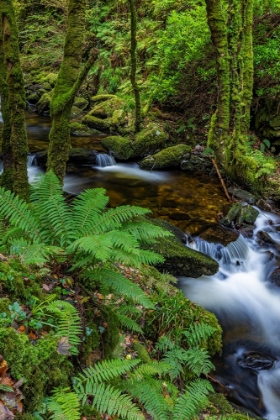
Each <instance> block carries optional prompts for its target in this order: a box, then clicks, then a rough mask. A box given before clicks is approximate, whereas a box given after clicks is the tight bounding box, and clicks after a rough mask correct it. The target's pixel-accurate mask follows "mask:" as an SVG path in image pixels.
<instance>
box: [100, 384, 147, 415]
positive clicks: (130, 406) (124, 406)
mask: <svg viewBox="0 0 280 420" xmlns="http://www.w3.org/2000/svg"><path fill="white" fill-rule="evenodd" d="M92 391H93V393H92V394H93V395H94V398H93V403H92V405H93V407H95V408H96V409H97V410H98V411H99V412H100V413H102V414H105V413H106V414H108V415H109V416H112V415H117V416H120V417H121V418H125V419H127V420H144V419H145V417H144V416H143V414H142V413H141V411H140V409H139V408H138V407H137V406H136V405H135V404H134V403H133V402H132V400H131V398H130V397H129V396H128V395H124V394H122V393H121V391H119V390H118V389H115V388H113V387H112V386H110V385H107V386H106V385H105V384H103V383H102V384H95V385H94V387H93V389H92Z"/></svg>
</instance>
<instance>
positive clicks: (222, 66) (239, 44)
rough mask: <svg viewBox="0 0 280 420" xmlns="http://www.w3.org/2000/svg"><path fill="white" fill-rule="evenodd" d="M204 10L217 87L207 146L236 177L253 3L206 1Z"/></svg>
mask: <svg viewBox="0 0 280 420" xmlns="http://www.w3.org/2000/svg"><path fill="white" fill-rule="evenodd" d="M206 9H207V19H208V25H209V28H210V32H211V39H212V43H213V46H214V50H215V54H216V69H217V85H218V100H217V109H216V112H215V113H214V115H213V116H212V120H211V125H210V130H209V133H208V146H209V147H210V148H212V149H213V150H214V153H215V156H216V158H217V160H218V162H219V163H220V164H221V165H222V166H223V167H224V169H225V170H226V172H227V173H229V174H230V175H231V176H233V177H239V175H240V174H239V172H240V170H241V168H242V167H243V166H244V165H245V166H246V165H247V163H246V159H245V158H244V157H245V155H246V142H247V138H248V131H249V127H250V105H251V100H252V91H253V45H252V22H253V0H229V1H228V2H225V1H224V0H206ZM246 169H248V168H246Z"/></svg>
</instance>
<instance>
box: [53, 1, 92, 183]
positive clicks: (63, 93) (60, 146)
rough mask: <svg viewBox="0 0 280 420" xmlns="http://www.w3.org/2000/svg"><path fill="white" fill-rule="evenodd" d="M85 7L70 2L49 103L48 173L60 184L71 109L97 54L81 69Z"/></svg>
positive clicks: (78, 2)
mask: <svg viewBox="0 0 280 420" xmlns="http://www.w3.org/2000/svg"><path fill="white" fill-rule="evenodd" d="M86 6H87V1H86V0H79V1H76V0H69V7H68V20H67V31H66V37H65V44H64V54H63V60H62V64H61V67H60V69H59V73H58V78H57V82H56V85H55V88H54V93H53V97H52V101H51V117H52V127H51V131H50V135H49V139H50V145H49V150H48V163H47V170H48V171H49V170H53V172H54V173H55V174H56V175H57V177H58V178H59V179H60V181H61V182H62V181H63V177H64V175H65V172H66V164H67V160H68V155H69V150H70V147H71V143H70V127H69V121H70V117H71V109H72V106H73V103H74V100H75V96H76V94H77V91H78V89H79V88H80V86H81V84H82V82H83V81H84V79H85V77H86V75H87V73H88V71H89V70H90V67H91V66H92V64H93V62H94V60H95V58H96V56H97V51H92V52H91V54H90V58H89V59H88V61H87V62H86V64H84V66H82V64H81V63H82V56H83V46H84V40H85V36H84V34H85V30H86V28H85V25H86V19H85V13H86Z"/></svg>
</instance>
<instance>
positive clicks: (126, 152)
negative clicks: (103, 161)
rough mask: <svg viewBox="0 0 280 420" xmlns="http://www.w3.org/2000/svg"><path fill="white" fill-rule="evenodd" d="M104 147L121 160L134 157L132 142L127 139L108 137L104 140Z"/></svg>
mask: <svg viewBox="0 0 280 420" xmlns="http://www.w3.org/2000/svg"><path fill="white" fill-rule="evenodd" d="M101 144H102V146H104V147H105V148H106V149H108V150H110V152H112V154H113V155H114V157H115V158H116V159H119V160H128V159H130V158H131V156H132V155H133V149H132V142H131V140H129V139H128V138H126V137H121V136H108V137H105V138H104V139H102V141H101Z"/></svg>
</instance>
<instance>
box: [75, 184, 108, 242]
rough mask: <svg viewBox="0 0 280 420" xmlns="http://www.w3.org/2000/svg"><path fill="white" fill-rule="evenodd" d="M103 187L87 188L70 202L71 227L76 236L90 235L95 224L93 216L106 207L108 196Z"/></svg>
mask: <svg viewBox="0 0 280 420" xmlns="http://www.w3.org/2000/svg"><path fill="white" fill-rule="evenodd" d="M105 194H106V190H105V189H104V188H94V189H88V190H86V191H83V192H82V193H80V194H79V195H78V196H77V197H76V198H75V199H74V200H73V202H72V206H71V208H72V214H73V229H74V230H75V232H76V236H77V237H79V236H85V235H90V234H91V232H92V230H93V228H94V226H95V216H96V215H97V214H100V213H101V212H102V211H104V209H105V208H106V206H107V204H108V201H109V197H108V196H106V195H105Z"/></svg>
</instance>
